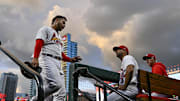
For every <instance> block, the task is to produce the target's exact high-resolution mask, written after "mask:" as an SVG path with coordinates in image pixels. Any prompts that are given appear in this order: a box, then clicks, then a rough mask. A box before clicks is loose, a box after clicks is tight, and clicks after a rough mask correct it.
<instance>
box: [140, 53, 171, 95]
mask: <svg viewBox="0 0 180 101" xmlns="http://www.w3.org/2000/svg"><path fill="white" fill-rule="evenodd" d="M143 60H144V61H146V62H147V64H148V65H149V66H150V67H151V68H152V73H155V74H158V75H162V76H168V75H167V72H166V66H165V65H164V64H162V63H161V62H156V56H155V55H154V54H151V53H149V54H146V55H145V56H143ZM151 95H152V96H158V97H168V96H167V95H165V94H160V93H157V92H152V93H151Z"/></svg>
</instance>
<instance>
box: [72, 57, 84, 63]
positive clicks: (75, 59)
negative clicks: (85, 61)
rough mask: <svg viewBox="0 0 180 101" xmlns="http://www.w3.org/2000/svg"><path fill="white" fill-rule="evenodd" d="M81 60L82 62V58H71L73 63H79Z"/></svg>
mask: <svg viewBox="0 0 180 101" xmlns="http://www.w3.org/2000/svg"><path fill="white" fill-rule="evenodd" d="M81 60H82V58H81V57H80V56H76V57H74V58H71V62H79V61H81Z"/></svg>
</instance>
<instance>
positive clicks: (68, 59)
mask: <svg viewBox="0 0 180 101" xmlns="http://www.w3.org/2000/svg"><path fill="white" fill-rule="evenodd" d="M62 60H63V61H66V62H78V61H80V60H82V59H81V57H80V56H76V57H74V58H70V57H67V56H66V55H65V54H64V53H63V52H62Z"/></svg>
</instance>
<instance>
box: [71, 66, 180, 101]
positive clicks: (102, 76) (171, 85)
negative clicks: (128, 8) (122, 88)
mask: <svg viewBox="0 0 180 101" xmlns="http://www.w3.org/2000/svg"><path fill="white" fill-rule="evenodd" d="M69 69H70V72H69V78H70V80H69V94H68V95H69V100H68V101H77V98H78V91H77V89H78V77H79V76H83V77H88V78H93V79H95V80H96V81H97V82H99V83H101V84H102V85H103V86H104V88H105V89H106V88H107V89H110V90H112V91H113V92H116V93H117V94H119V95H120V96H122V97H123V98H125V99H126V100H127V101H135V100H136V101H172V99H171V98H165V97H153V96H151V92H152V91H153V92H158V93H161V94H166V95H169V96H172V95H176V96H180V80H176V79H172V78H168V77H164V76H160V75H157V74H153V73H150V72H147V71H143V70H138V84H137V86H138V88H139V94H138V95H137V96H136V98H130V97H129V96H128V95H124V94H122V93H120V92H118V90H116V89H114V88H113V87H111V86H109V85H108V84H106V83H104V81H110V82H114V83H118V82H119V73H117V72H112V71H108V70H104V69H100V68H97V67H93V66H88V65H84V64H78V63H75V64H71V66H70V68H69ZM142 90H145V91H146V92H147V94H142V92H141V91H142ZM105 92H106V91H105V90H104V94H107V93H105ZM106 97H107V95H104V101H106V99H107V98H106ZM173 101H175V100H173ZM176 101H177V100H176Z"/></svg>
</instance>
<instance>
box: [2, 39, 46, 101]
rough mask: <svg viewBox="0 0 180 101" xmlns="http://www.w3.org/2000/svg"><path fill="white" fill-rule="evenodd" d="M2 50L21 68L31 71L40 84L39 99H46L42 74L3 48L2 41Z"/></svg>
mask: <svg viewBox="0 0 180 101" xmlns="http://www.w3.org/2000/svg"><path fill="white" fill-rule="evenodd" d="M0 50H1V51H2V52H3V53H4V54H6V55H7V56H8V57H9V58H10V59H11V60H12V61H13V62H15V63H16V64H17V65H18V66H19V67H20V69H23V70H25V71H26V72H27V73H29V74H30V75H32V76H33V79H35V80H36V84H37V86H38V101H44V89H43V80H42V77H41V75H40V74H39V73H38V72H36V71H35V70H33V69H32V68H31V67H29V66H28V65H26V64H25V63H24V62H22V61H21V60H19V59H18V58H17V57H15V56H14V55H13V54H11V53H10V52H9V51H8V50H7V49H5V48H3V47H2V46H1V42H0Z"/></svg>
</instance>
